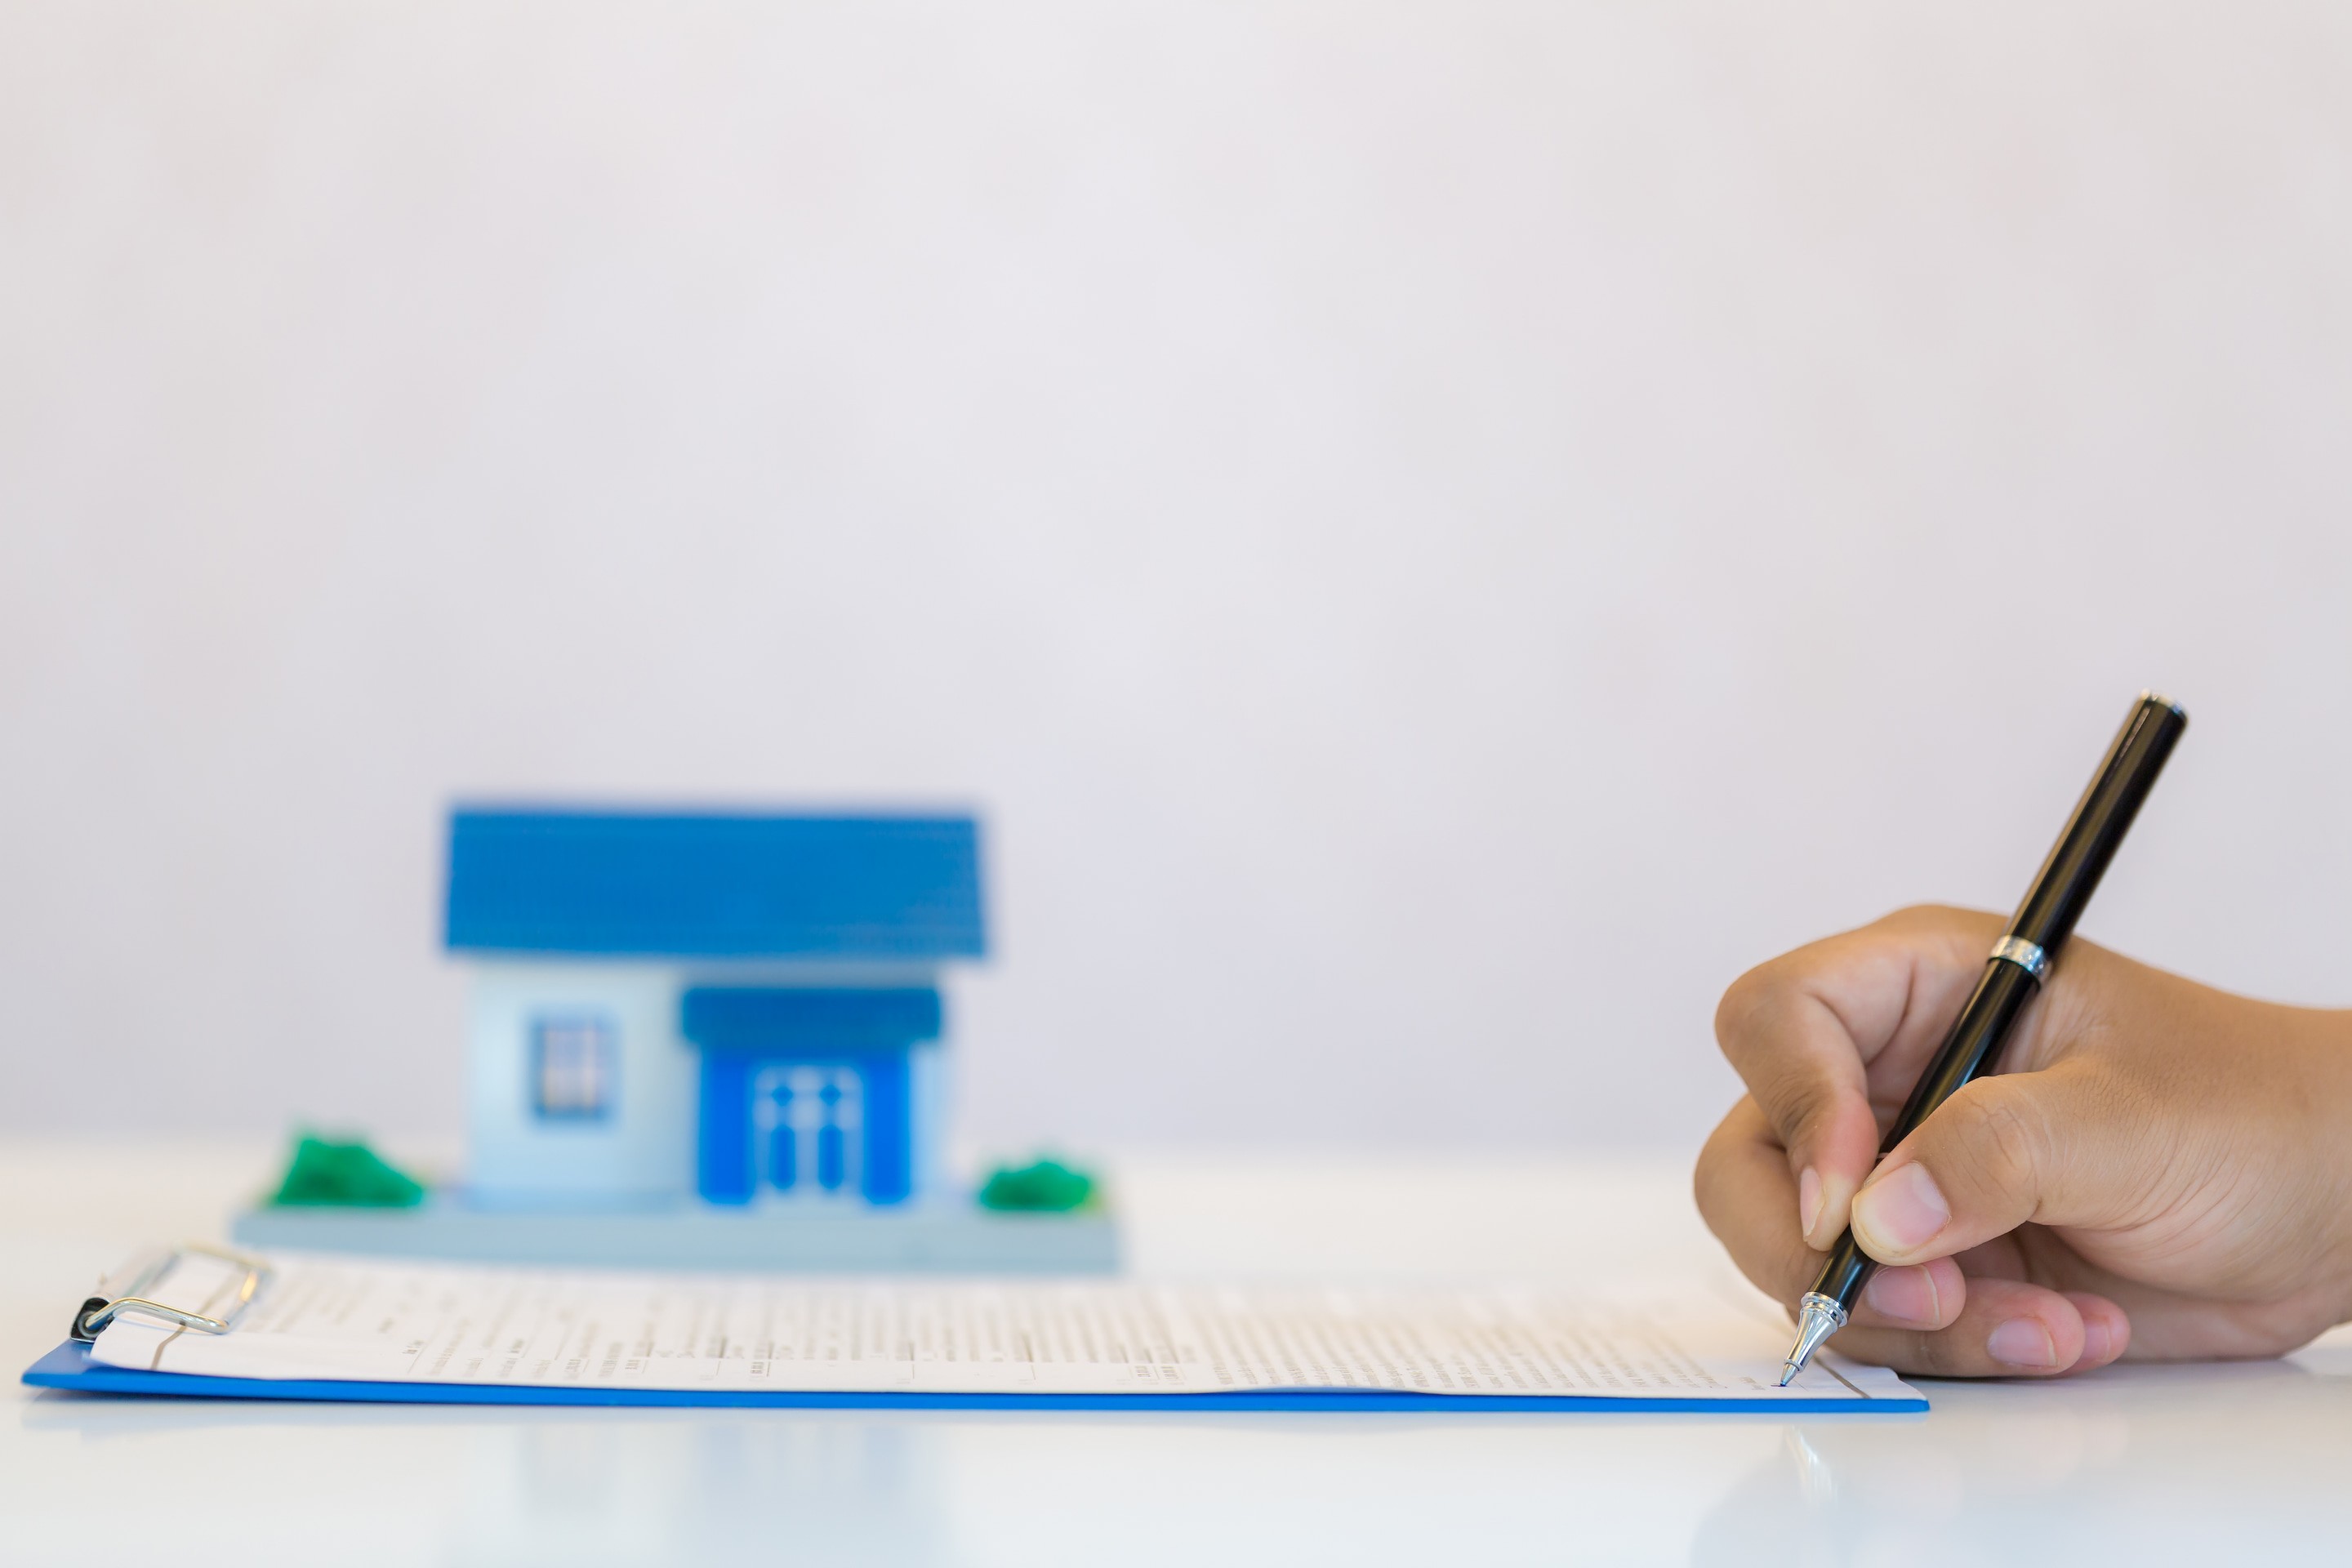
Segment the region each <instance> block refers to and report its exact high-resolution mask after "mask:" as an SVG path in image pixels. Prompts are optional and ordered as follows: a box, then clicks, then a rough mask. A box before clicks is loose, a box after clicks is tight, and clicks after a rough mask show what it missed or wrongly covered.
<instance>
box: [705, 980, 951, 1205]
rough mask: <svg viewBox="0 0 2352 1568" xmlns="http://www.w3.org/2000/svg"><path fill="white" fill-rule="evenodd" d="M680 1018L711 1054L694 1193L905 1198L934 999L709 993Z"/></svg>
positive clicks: (747, 1197)
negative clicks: (919, 1072) (916, 1094)
mask: <svg viewBox="0 0 2352 1568" xmlns="http://www.w3.org/2000/svg"><path fill="white" fill-rule="evenodd" d="M683 1014H684V1016H683V1023H684V1026H685V1033H686V1037H687V1038H688V1039H689V1040H691V1041H692V1042H694V1044H695V1045H696V1046H698V1047H700V1048H701V1051H702V1094H701V1110H700V1119H699V1126H698V1129H697V1131H698V1139H697V1147H696V1157H695V1166H696V1186H697V1188H698V1190H699V1191H700V1193H701V1194H702V1195H703V1196H704V1197H705V1198H707V1199H709V1201H711V1202H712V1203H720V1204H742V1203H749V1202H751V1201H752V1200H753V1199H754V1198H756V1197H761V1196H781V1197H790V1198H793V1199H796V1200H797V1199H816V1200H823V1199H826V1198H833V1199H846V1200H849V1201H853V1202H855V1201H861V1200H862V1201H863V1202H866V1203H869V1204H895V1203H902V1202H904V1201H905V1200H906V1198H907V1196H908V1193H909V1192H910V1191H911V1190H912V1187H913V1176H914V1142H913V1132H914V1129H913V1125H912V1121H913V1117H912V1109H913V1108H912V1103H911V1100H912V1096H911V1093H910V1089H911V1085H910V1083H909V1082H908V1062H907V1054H908V1051H909V1050H910V1049H912V1048H913V1047H914V1046H916V1045H917V1044H919V1042H921V1041H923V1040H928V1039H932V1038H935V1037H937V1036H938V1034H939V1026H940V1005H939V994H938V993H937V992H935V991H931V990H928V989H924V990H916V989H912V988H908V989H901V990H887V991H882V990H875V991H835V990H813V989H809V990H803V989H786V988H782V987H775V988H770V987H761V988H751V987H724V988H722V987H700V988H697V989H695V990H691V991H688V993H687V994H686V1000H685V1005H684V1009H683Z"/></svg>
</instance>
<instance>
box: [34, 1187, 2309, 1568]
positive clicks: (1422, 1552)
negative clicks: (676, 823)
mask: <svg viewBox="0 0 2352 1568" xmlns="http://www.w3.org/2000/svg"><path fill="white" fill-rule="evenodd" d="M269 1160H270V1153H269V1152H268V1151H264V1150H259V1149H256V1148H250V1147H246V1148H237V1147H219V1146H212V1147H195V1146H184V1145H183V1146H173V1147H169V1148H158V1147H154V1146H150V1147H148V1148H145V1149H143V1150H142V1149H131V1148H123V1147H109V1146H100V1145H93V1144H54V1145H47V1146H37V1145H28V1144H24V1143H16V1144H6V1145H0V1257H5V1260H6V1262H5V1269H0V1359H5V1360H6V1361H7V1362H8V1363H9V1366H10V1369H11V1372H12V1375H13V1372H14V1370H16V1369H21V1368H22V1367H23V1366H25V1365H26V1364H27V1363H30V1362H31V1361H32V1360H33V1359H34V1357H35V1356H36V1355H37V1354H39V1353H40V1352H43V1351H46V1350H47V1349H48V1348H49V1347H50V1346H51V1345H53V1344H55V1343H56V1342H57V1341H58V1339H59V1338H61V1337H62V1332H63V1328H64V1324H65V1321H66V1315H67V1313H68V1310H69V1309H70V1308H71V1307H72V1306H73V1305H74V1304H75V1303H76V1302H77V1301H78V1300H79V1298H80V1296H81V1294H82V1292H83V1290H84V1289H85V1288H86V1287H87V1286H88V1284H89V1282H90V1280H91V1279H92V1278H93V1277H94V1276H95V1275H96V1274H97V1273H98V1272H99V1271H100V1269H102V1268H105V1267H107V1266H108V1265H110V1264H111V1263H113V1262H114V1261H116V1260H117V1259H118V1258H120V1257H121V1256H122V1255H124V1254H126V1253H128V1252H129V1251H130V1250H131V1249H133V1248H134V1247H137V1246H139V1245H142V1244H143V1243H147V1242H152V1241H156V1240H172V1239H183V1238H187V1237H201V1236H206V1235H213V1236H216V1235H217V1234H218V1232H219V1226H220V1223H221V1219H222V1216H223V1215H224V1214H225V1213H226V1210H227V1208H228V1206H229V1205H230V1204H231V1202H232V1201H233V1200H234V1199H236V1197H238V1196H241V1195H243V1194H246V1193H247V1192H249V1191H250V1190H251V1189H252V1188H254V1187H255V1186H257V1184H259V1182H260V1180H261V1178H262V1176H263V1174H264V1173H265V1171H266V1169H267V1167H268V1163H269ZM1119 1175H1120V1183H1121V1193H1122V1202H1123V1206H1124V1208H1125V1210H1126V1212H1127V1214H1128V1215H1129V1219H1130V1222H1131V1226H1132V1230H1131V1233H1130V1234H1131V1240H1132V1250H1133V1255H1134V1261H1135V1263H1136V1264H1137V1265H1138V1266H1139V1268H1142V1269H1144V1270H1147V1271H1151V1272H1160V1273H1192V1272H1202V1271H1207V1272H1240V1273H1250V1274H1258V1275H1266V1274H1279V1273H1314V1272H1319V1271H1338V1272H1344V1273H1348V1274H1350V1275H1356V1276H1362V1275H1365V1274H1379V1273H1398V1272H1404V1271H1408V1270H1440V1271H1444V1272H1448V1273H1456V1274H1460V1273H1482V1272H1492V1273H1509V1274H1513V1275H1516V1276H1520V1277H1536V1278H1550V1279H1578V1278H1588V1279H1589V1278H1591V1274H1592V1271H1593V1270H1595V1269H1596V1268H1610V1269H1613V1270H1616V1271H1618V1272H1620V1273H1637V1274H1639V1275H1641V1276H1643V1277H1644V1278H1647V1279H1655V1280H1658V1281H1660V1282H1661V1283H1662V1284H1674V1285H1675V1286H1676V1287H1677V1288H1689V1289H1709V1288H1716V1289H1719V1288H1721V1284H1722V1281H1721V1275H1720V1270H1721V1268H1722V1265H1721V1264H1720V1261H1719V1259H1718V1258H1717V1253H1716V1250H1715V1248H1714V1245H1713V1243H1712V1242H1711V1241H1710V1240H1709V1239H1708V1238H1707V1237H1706V1233H1705V1231H1704V1230H1703V1229H1702V1227H1701V1226H1699V1224H1698V1222H1697V1219H1696V1216H1695V1215H1693V1214H1692V1213H1691V1211H1690V1205H1689V1200H1688V1198H1687V1196H1686V1185H1685V1175H1684V1172H1683V1170H1682V1168H1681V1166H1680V1163H1678V1162H1676V1163H1619V1164H1603V1165H1592V1164H1588V1165H1567V1164H1552V1165H1501V1164H1496V1165H1487V1166H1471V1165H1464V1164H1452V1165H1430V1166H1426V1167H1412V1166H1402V1165H1393V1164H1391V1165H1380V1166H1365V1165H1355V1166H1350V1165H1344V1164H1340V1163H1322V1164H1310V1163H1300V1164H1298V1165H1296V1166H1289V1167H1271V1166H1266V1165H1264V1164H1255V1165H1252V1164H1238V1163H1234V1164H1217V1163H1205V1162H1196V1163H1185V1162H1178V1161H1154V1160H1146V1159H1134V1160H1129V1161H1127V1162H1124V1163H1122V1164H1121V1165H1120V1167H1119ZM1925 1386H1926V1388H1927V1394H1928V1397H1929V1398H1930V1399H1931V1400H1932V1401H1933V1402H1934V1405H1935V1410H1934V1412H1933V1413H1932V1414H1930V1415H1926V1416H1920V1417H1908V1418H1906V1417H1894V1418H1889V1417H1823V1418H1808V1419H1802V1420H1796V1421H1790V1420H1785V1419H1778V1418H1774V1417H1772V1416H1770V1415H1738V1416H1729V1417H1724V1418H1697V1417H1690V1416H1662V1415H1647V1416H1643V1415H1636V1416H1602V1415H1573V1416H1544V1415H1214V1414H1203V1415H1190V1414H1181V1413H1179V1414H1172V1415H1160V1414H1150V1415H1144V1414H1126V1413H1122V1414H1118V1415H1079V1414H1064V1413H1051V1412H1039V1413H1036V1414H1034V1415H1024V1414H1017V1413H1015V1414H999V1413H973V1414H963V1413H915V1414H902V1413H877V1412H830V1411H827V1412H793V1411H716V1410H676V1411H661V1410H601V1411H598V1410H529V1409H517V1408H475V1409H457V1408H421V1407H412V1408H386V1407H353V1406H333V1405H290V1404H289V1405H247V1404H241V1403H232V1402H227V1401H223V1402H218V1403H213V1402H201V1401H170V1400H111V1399H101V1398H91V1397H78V1396H68V1395H58V1394H42V1395H38V1396H35V1395H33V1394H30V1392H29V1391H27V1390H26V1389H24V1388H23V1387H22V1386H21V1385H12V1389H13V1396H12V1399H11V1403H10V1405H9V1406H8V1414H7V1418H6V1420H5V1423H0V1562H5V1563H20V1562H21V1563H61V1564H68V1563H69V1564H72V1565H74V1568H99V1565H102V1564H110V1563H148V1564H166V1563H169V1564H183V1563H191V1562H194V1563H215V1562H217V1563H231V1562H239V1563H278V1562H292V1561H298V1560H299V1561H307V1562H316V1563H329V1562H331V1563H338V1564H350V1563H459V1564H464V1563H486V1564H487V1563H499V1564H509V1563H520V1564H535V1563H546V1564H564V1565H566V1568H577V1565H587V1564H603V1563H660V1562H681V1563H696V1564H698V1565H705V1568H715V1565H724V1564H730V1563H741V1562H771V1561H773V1562H790V1563H927V1564H928V1563H942V1564H997V1563H1003V1564H1023V1565H1034V1564H1062V1563H1068V1564H1087V1565H1089V1568H1103V1565H1110V1564H1120V1565H1125V1564H1158V1563H1171V1564H1173V1563H1213V1564H1220V1565H1226V1564H1232V1563H1261V1562H1263V1563H1349V1564H1356V1563H1390V1562H1398V1563H1404V1562H1411V1563H1447V1564H1453V1563H1462V1564H1471V1563H1476V1564H1482V1565H1484V1564H1496V1563H1743V1564H1745V1563H1790V1564H1800V1563H1801V1564H1807V1565H1816V1564H1818V1565H1830V1564H1841V1565H1842V1564H1854V1565H1857V1568H1859V1565H1865V1564H1880V1563H1886V1564H1895V1563H1903V1564H1948V1563H2005V1564H2013V1563H2070V1564H2083V1563H2092V1564H2123V1563H2135V1564H2137V1563H2200V1564H2215V1563H2240V1562H2263V1563H2347V1562H2352V1339H2347V1340H2346V1341H2344V1342H2341V1343H2339V1342H2336V1339H2335V1338H2333V1337H2332V1338H2331V1340H2330V1341H2329V1342H2323V1343H2322V1344H2321V1345H2319V1346H2317V1347H2315V1348H2314V1349H2312V1350H2308V1351H2305V1352H2303V1353H2301V1354H2299V1355H2297V1356H2295V1357H2293V1358H2291V1359H2290V1360H2288V1361H2285V1362H2282V1363H2266V1364H2261V1365H2248V1366H2200V1367H2145V1368H2120V1369H2111V1370H2109V1371H2106V1372H2103V1373H2097V1374H2095V1375H2093V1376H2090V1377H2087V1378H2084V1379H2080V1380H2075V1381H2069V1382H2063V1383H2055V1384H1952V1383H1936V1384H1926V1385H1925Z"/></svg>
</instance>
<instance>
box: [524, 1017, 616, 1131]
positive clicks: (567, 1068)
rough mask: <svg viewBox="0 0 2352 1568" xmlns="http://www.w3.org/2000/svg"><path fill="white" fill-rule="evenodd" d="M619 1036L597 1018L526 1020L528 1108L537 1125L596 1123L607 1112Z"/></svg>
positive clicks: (610, 1023)
mask: <svg viewBox="0 0 2352 1568" xmlns="http://www.w3.org/2000/svg"><path fill="white" fill-rule="evenodd" d="M620 1046H621V1033H620V1031H619V1030H618V1029H616V1028H614V1026H613V1021H612V1020H611V1019H610V1018H607V1017H605V1016H603V1015H602V1014H598V1013H550V1014H543V1015H541V1016H539V1017H536V1018H533V1019H532V1020H531V1021H530V1106H531V1110H532V1111H533V1113H534V1114H536V1115H537V1116H538V1117H539V1119H540V1120H541V1121H604V1119H605V1118H606V1117H608V1116H610V1115H612V1113H613V1100H614V1078H615V1076H616V1074H617V1070H618V1068H619V1066H620Z"/></svg>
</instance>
